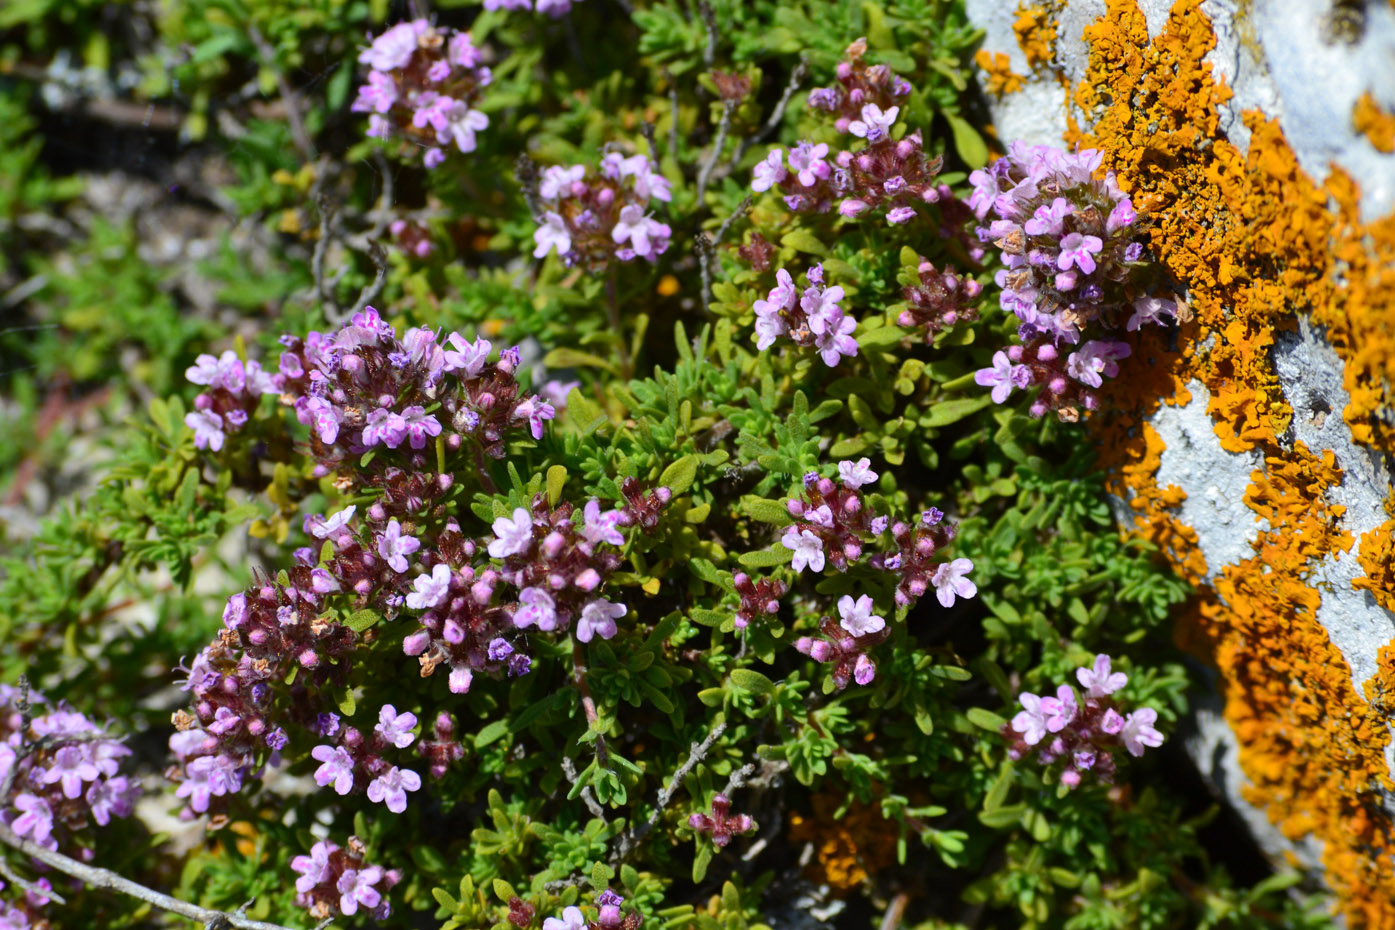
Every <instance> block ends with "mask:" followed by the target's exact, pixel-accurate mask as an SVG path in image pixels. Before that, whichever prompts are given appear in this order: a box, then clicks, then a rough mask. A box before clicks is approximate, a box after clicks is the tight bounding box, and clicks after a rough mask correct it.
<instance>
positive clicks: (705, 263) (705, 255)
mask: <svg viewBox="0 0 1395 930" xmlns="http://www.w3.org/2000/svg"><path fill="white" fill-rule="evenodd" d="M693 249H694V251H696V252H697V257H698V270H699V271H700V272H701V273H702V307H703V309H706V308H707V306H708V305H709V304H711V303H712V259H714V258H716V256H717V251H716V249H715V248H713V246H712V240H711V239H710V238H709V237H708V235H707V233H705V232H700V233H698V234H697V235H696V236H694V237H693Z"/></svg>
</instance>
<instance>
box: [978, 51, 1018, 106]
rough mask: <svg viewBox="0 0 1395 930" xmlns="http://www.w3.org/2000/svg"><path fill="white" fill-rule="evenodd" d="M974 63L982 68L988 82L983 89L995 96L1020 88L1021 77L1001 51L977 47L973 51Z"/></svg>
mask: <svg viewBox="0 0 1395 930" xmlns="http://www.w3.org/2000/svg"><path fill="white" fill-rule="evenodd" d="M974 64H976V65H978V66H979V67H980V68H981V69H983V73H984V74H985V75H986V76H987V78H988V82H987V83H986V84H985V85H984V90H986V91H988V92H989V93H990V94H992V95H994V96H995V97H1001V96H1003V95H1004V94H1010V93H1012V92H1013V91H1018V90H1021V89H1022V82H1023V77H1022V75H1020V74H1016V73H1015V72H1013V70H1012V62H1011V60H1010V59H1009V58H1008V56H1007V55H1005V54H1004V53H1002V52H991V53H990V52H989V51H988V50H987V49H983V48H981V49H979V50H978V51H977V52H976V53H974Z"/></svg>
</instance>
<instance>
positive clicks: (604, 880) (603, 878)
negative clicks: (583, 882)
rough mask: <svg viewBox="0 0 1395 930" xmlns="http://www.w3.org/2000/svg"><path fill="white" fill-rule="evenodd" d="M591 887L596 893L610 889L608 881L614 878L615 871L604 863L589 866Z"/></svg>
mask: <svg viewBox="0 0 1395 930" xmlns="http://www.w3.org/2000/svg"><path fill="white" fill-rule="evenodd" d="M590 877H591V887H592V888H594V889H596V890H597V891H605V890H606V889H607V888H609V887H610V880H611V879H612V878H614V877H615V870H614V869H612V868H611V867H610V866H608V865H606V864H605V863H604V862H597V863H596V864H595V865H593V866H591V876H590Z"/></svg>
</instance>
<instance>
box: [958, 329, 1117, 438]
mask: <svg viewBox="0 0 1395 930" xmlns="http://www.w3.org/2000/svg"><path fill="white" fill-rule="evenodd" d="M1132 351H1133V350H1132V349H1131V348H1130V347H1129V344H1128V343H1127V342H1108V341H1101V340H1098V339H1091V340H1089V341H1088V342H1086V343H1085V344H1084V345H1082V346H1081V347H1080V348H1078V349H1076V350H1075V351H1074V352H1071V353H1070V354H1069V355H1067V356H1066V357H1065V358H1062V357H1061V353H1060V351H1059V350H1058V349H1057V348H1056V345H1055V344H1054V343H1053V342H1052V341H1051V339H1050V338H1049V337H1044V336H1042V337H1038V338H1036V339H1034V340H1032V342H1031V343H1030V344H1028V345H1026V346H1020V345H1015V346H1008V348H1007V349H1006V351H1004V350H1002V349H999V350H998V351H997V352H994V353H993V367H992V368H980V369H979V370H978V371H976V372H974V382H975V383H976V384H979V385H980V386H982V387H991V388H992V389H993V392H992V397H993V402H994V403H996V404H1001V403H1003V402H1004V401H1005V400H1007V399H1008V395H1010V394H1011V393H1012V391H1013V390H1014V389H1022V390H1026V389H1027V388H1030V387H1032V386H1033V385H1037V384H1041V385H1045V387H1046V390H1045V391H1043V392H1042V393H1041V395H1039V396H1038V397H1037V398H1036V399H1035V400H1034V401H1032V405H1031V407H1030V408H1029V412H1030V413H1031V415H1032V416H1034V417H1041V416H1045V415H1046V413H1047V411H1049V410H1052V409H1054V410H1055V411H1056V414H1057V416H1059V417H1060V418H1061V419H1062V420H1064V421H1067V422H1074V421H1075V420H1077V419H1079V416H1080V414H1079V410H1080V408H1082V407H1083V408H1084V409H1086V410H1094V409H1095V408H1096V407H1098V406H1099V397H1098V396H1097V395H1096V394H1095V393H1094V392H1093V391H1092V390H1091V389H1092V388H1098V387H1100V385H1102V384H1103V383H1104V379H1105V378H1113V377H1116V376H1117V375H1118V374H1119V364H1118V363H1119V360H1120V359H1124V358H1128V357H1129V355H1130V353H1131V352H1132Z"/></svg>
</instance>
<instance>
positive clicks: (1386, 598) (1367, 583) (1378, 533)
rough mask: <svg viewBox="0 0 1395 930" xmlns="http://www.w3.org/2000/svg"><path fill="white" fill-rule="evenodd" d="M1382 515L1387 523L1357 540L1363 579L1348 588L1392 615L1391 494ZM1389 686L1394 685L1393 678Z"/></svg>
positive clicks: (1394, 530)
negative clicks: (1387, 516)
mask: <svg viewBox="0 0 1395 930" xmlns="http://www.w3.org/2000/svg"><path fill="white" fill-rule="evenodd" d="M1385 511H1386V513H1388V514H1390V515H1391V519H1389V520H1386V521H1385V522H1384V523H1382V524H1381V525H1380V526H1378V527H1376V528H1375V529H1373V530H1371V531H1370V532H1369V533H1365V534H1363V535H1362V536H1361V545H1360V553H1359V554H1358V555H1357V561H1359V562H1360V563H1361V567H1362V569H1364V570H1365V572H1366V575H1365V577H1364V578H1357V579H1356V580H1355V581H1353V582H1352V583H1351V586H1352V587H1353V588H1355V589H1356V590H1358V591H1370V592H1371V596H1372V597H1374V598H1375V599H1376V603H1377V604H1379V605H1380V606H1382V607H1384V608H1385V609H1386V610H1390V611H1395V491H1391V492H1390V496H1389V497H1387V498H1386V499H1385ZM1391 683H1392V685H1395V678H1392V679H1391Z"/></svg>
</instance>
